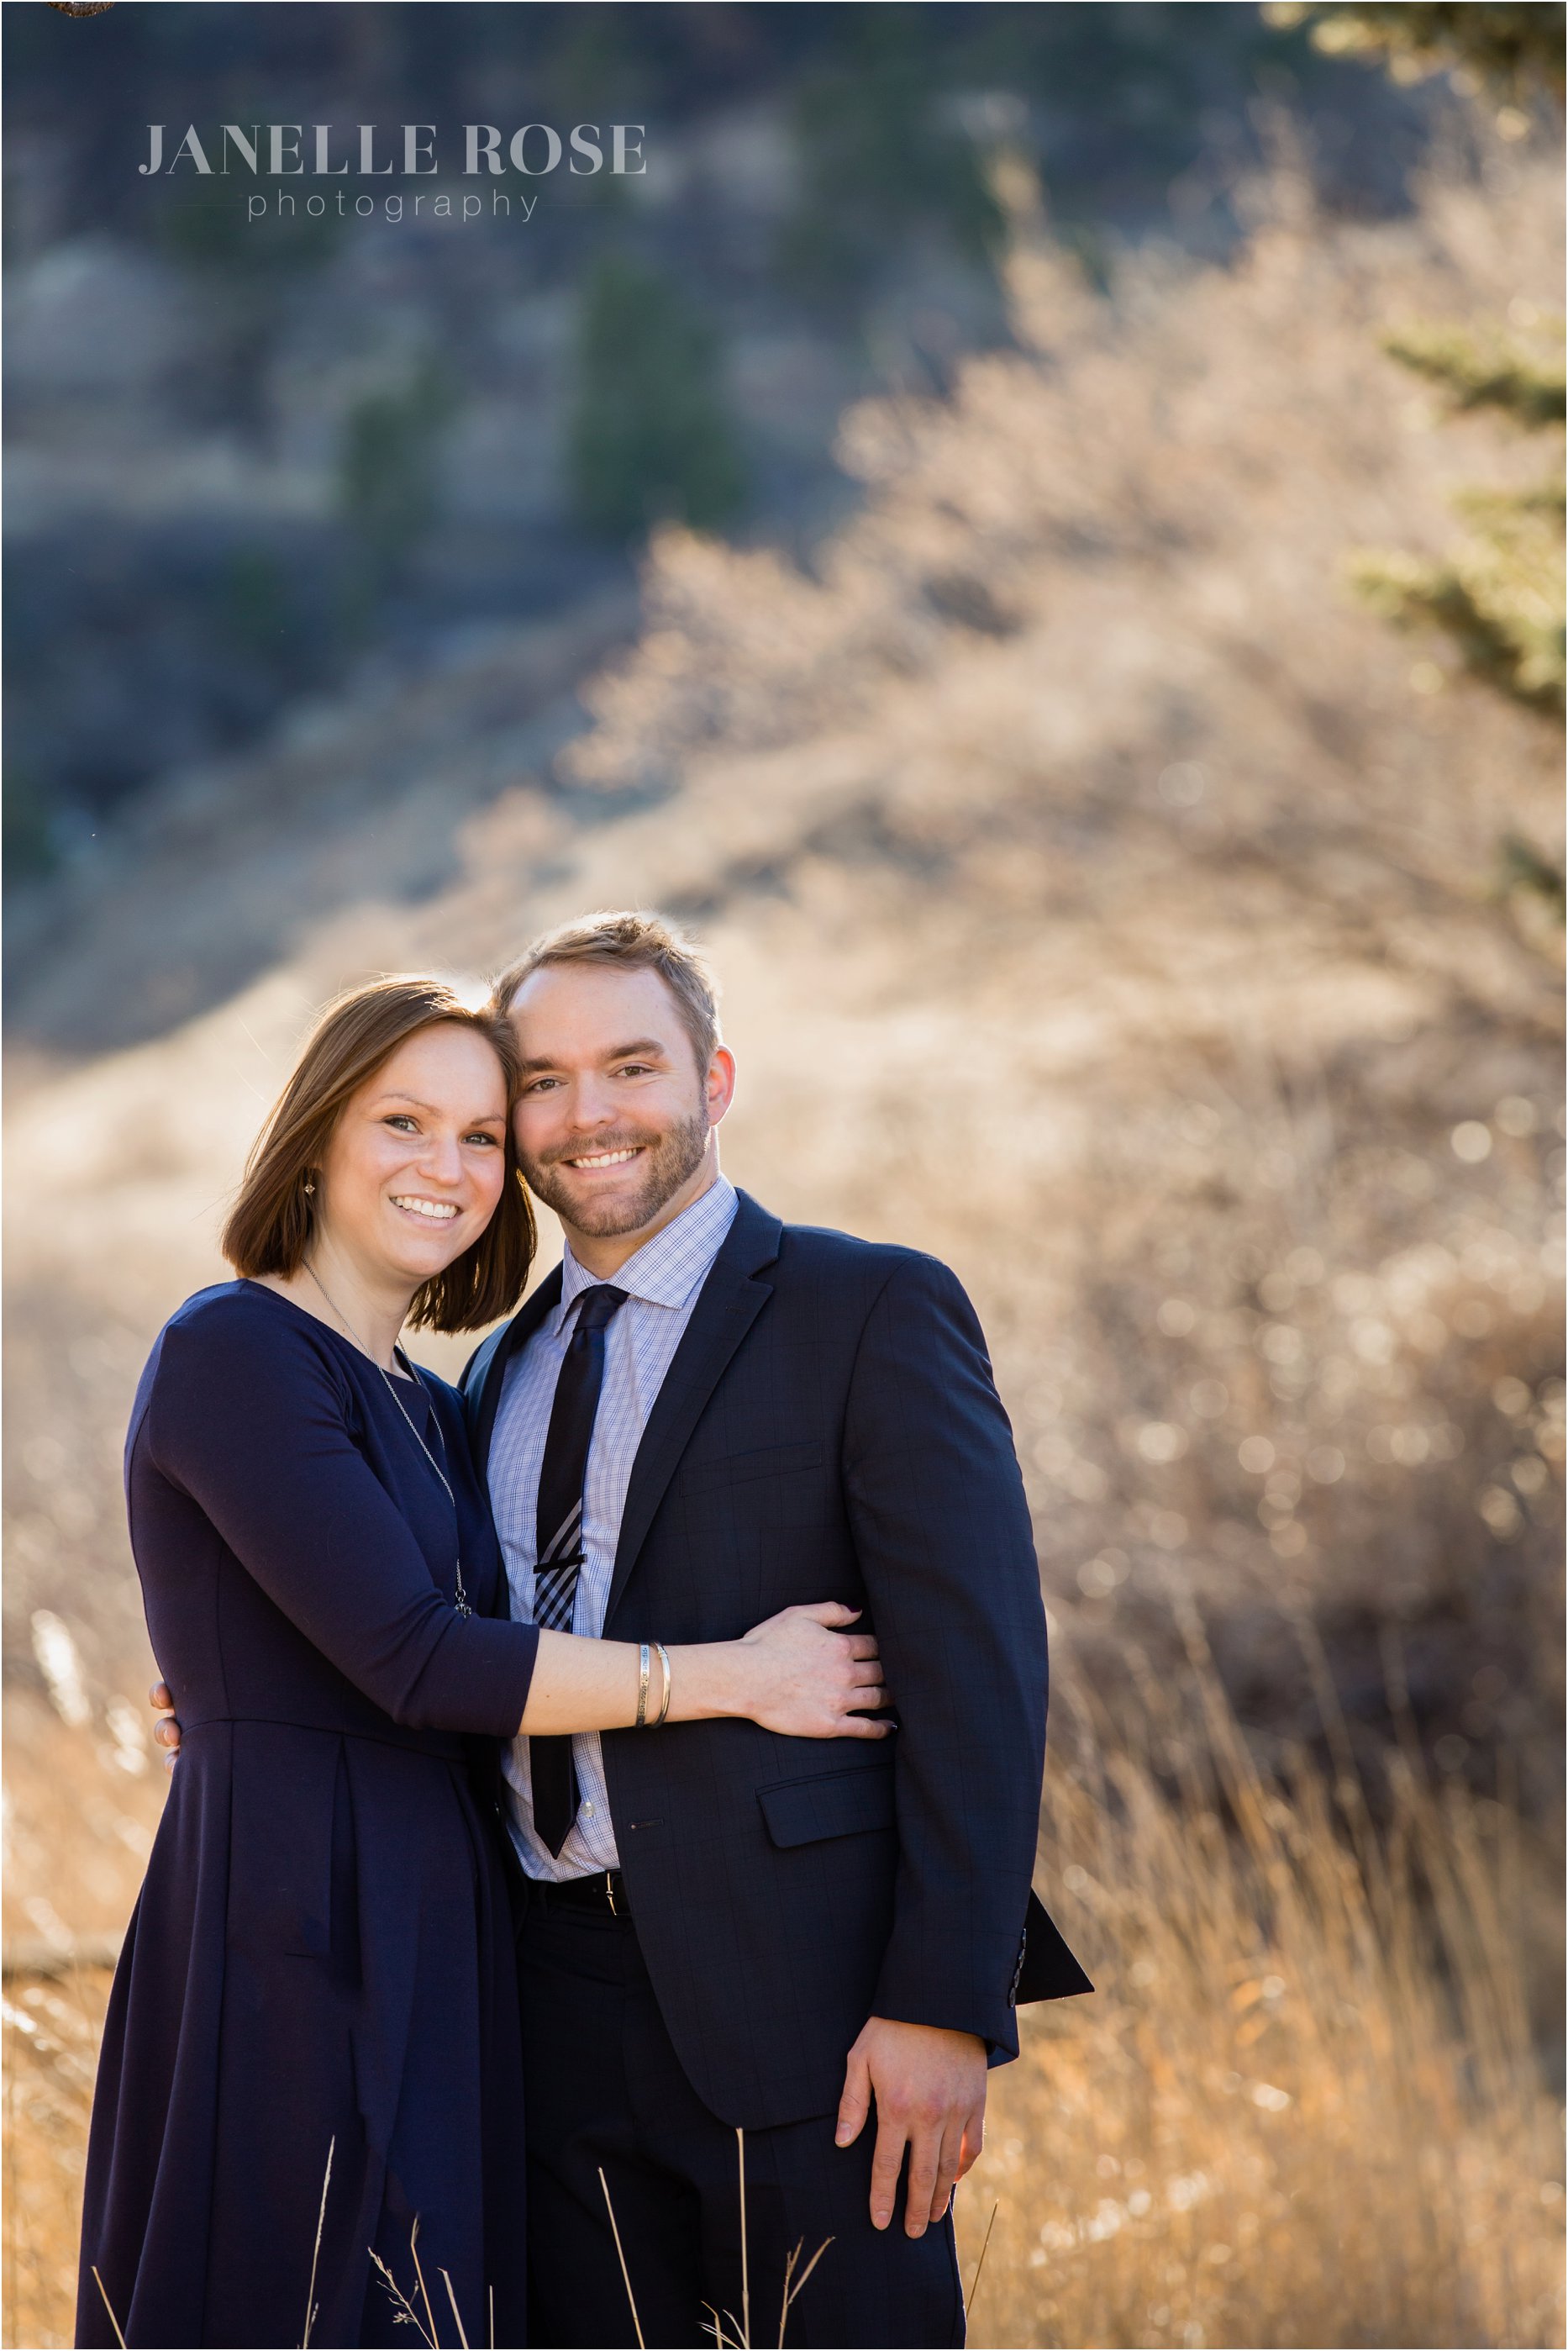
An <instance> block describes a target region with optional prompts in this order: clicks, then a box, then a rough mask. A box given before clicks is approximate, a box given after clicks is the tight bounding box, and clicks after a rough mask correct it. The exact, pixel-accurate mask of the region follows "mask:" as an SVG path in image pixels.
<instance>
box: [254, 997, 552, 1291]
mask: <svg viewBox="0 0 1568 2351" xmlns="http://www.w3.org/2000/svg"><path fill="white" fill-rule="evenodd" d="M440 1021H450V1022H451V1023H452V1025H453V1026H454V1027H456V1028H460V1029H473V1030H474V1032H475V1033H476V1034H477V1035H478V1036H481V1037H483V1040H484V1041H485V1043H486V1044H487V1045H489V1046H490V1047H491V1048H492V1050H493V1052H494V1054H495V1058H496V1060H497V1061H499V1062H500V1064H501V1067H502V1069H503V1071H504V1073H505V1078H506V1103H507V1109H508V1111H510V1109H511V1105H512V1099H513V1096H514V1094H515V1092H516V1091H517V1080H518V1067H517V1047H516V1044H515V1042H514V1039H513V1035H512V1030H511V1028H510V1026H509V1024H508V1023H507V1022H506V1021H505V1020H504V1019H501V1018H500V1017H499V1016H498V1015H497V1014H496V1013H494V1012H493V1011H483V1012H475V1011H473V1010H472V1008H470V1007H469V1006H468V1005H466V1004H464V1003H463V1001H462V998H461V997H459V996H457V995H456V994H455V993H454V992H453V990H452V988H450V987H448V986H447V985H446V983H445V982H444V981H443V980H439V979H421V978H417V977H392V978H386V979H373V980H371V981H369V983H368V984H367V985H366V986H365V987H355V988H350V989H349V990H348V993H347V994H346V995H344V996H340V997H338V998H337V1001H336V1003H333V1004H329V1005H328V1006H327V1009H326V1011H325V1012H324V1013H323V1014H322V1016H321V1018H320V1019H319V1020H318V1021H317V1024H316V1028H315V1029H314V1030H313V1031H312V1034H311V1036H310V1039H309V1040H308V1042H307V1043H306V1048H305V1050H304V1052H303V1053H302V1054H301V1055H300V1057H299V1063H298V1066H297V1068H296V1071H295V1072H294V1075H293V1077H291V1078H290V1080H289V1081H288V1083H287V1085H286V1086H285V1088H284V1090H283V1092H282V1093H281V1094H280V1095H279V1097H278V1099H277V1102H276V1103H275V1106H274V1108H273V1111H272V1114H271V1116H270V1117H269V1118H268V1120H267V1123H266V1124H265V1126H264V1127H263V1129H262V1131H261V1134H260V1135H259V1136H258V1138H257V1141H256V1144H255V1148H254V1151H253V1152H252V1153H251V1155H250V1158H249V1159H248V1160H247V1162H246V1163H245V1172H244V1180H243V1182H242V1183H241V1185H240V1189H239V1196H238V1197H237V1199H236V1200H235V1202H234V1207H233V1210H232V1211H231V1213H230V1216H229V1220H228V1222H227V1224H226V1225H225V1226H224V1227H223V1255H224V1256H225V1257H226V1258H227V1259H228V1260H229V1263H230V1264H231V1265H232V1266H233V1267H234V1270H235V1272H236V1273H240V1274H244V1275H245V1276H247V1277H248V1278H249V1279H250V1280H254V1279H255V1278H256V1276H257V1275H258V1274H263V1273H279V1274H284V1275H288V1274H291V1273H296V1272H297V1271H298V1270H299V1267H300V1264H301V1262H302V1260H303V1259H304V1257H305V1252H306V1249H307V1248H308V1247H309V1244H310V1239H311V1236H312V1234H313V1233H314V1231H315V1229H316V1207H317V1202H316V1199H315V1197H314V1196H312V1194H311V1193H309V1192H307V1191H306V1185H307V1184H308V1183H310V1182H311V1181H312V1179H313V1176H314V1175H315V1173H316V1171H317V1169H318V1168H319V1167H320V1166H321V1165H322V1163H323V1161H324V1160H325V1158H326V1156H327V1144H329V1142H330V1141H331V1139H332V1131H333V1129H334V1127H335V1126H336V1125H337V1121H338V1119H339V1118H340V1117H341V1116H342V1114H343V1109H344V1105H345V1104H346V1103H347V1102H348V1099H349V1097H350V1095H352V1094H355V1093H358V1090H359V1088H360V1087H361V1086H362V1085H363V1084H364V1083H365V1081H366V1080H367V1079H368V1078H372V1077H374V1076H375V1074H376V1071H378V1070H379V1069H380V1067H381V1066H382V1064H383V1063H384V1062H385V1061H389V1060H390V1058H391V1056H392V1055H393V1054H394V1053H395V1052H396V1051H397V1050H398V1047H399V1046H400V1045H401V1044H403V1043H404V1042H405V1041H406V1040H408V1039H409V1038H410V1037H416V1036H418V1034H419V1032H420V1030H421V1029H431V1028H433V1027H434V1026H435V1025H436V1024H437V1023H438V1022H440ZM534 1246H535V1229H534V1211H533V1207H532V1206H531V1205H530V1202H529V1199H528V1195H527V1193H526V1192H525V1191H524V1188H523V1178H522V1176H521V1175H520V1174H519V1172H518V1167H517V1157H516V1146H515V1144H514V1142H513V1139H512V1124H511V1120H510V1118H508V1120H507V1129H506V1181H505V1183H504V1186H502V1191H501V1199H500V1202H499V1205H498V1206H497V1207H496V1210H495V1214H494V1215H493V1217H491V1219H490V1222H489V1224H488V1225H487V1226H486V1227H485V1228H484V1230H483V1233H481V1235H480V1237H479V1238H478V1239H477V1240H476V1241H475V1242H474V1243H473V1245H472V1248H471V1249H465V1250H464V1251H463V1253H462V1256H461V1257H460V1258H454V1259H453V1260H452V1264H451V1265H449V1266H448V1267H447V1269H446V1270H445V1272H444V1273H439V1274H437V1275H436V1277H435V1279H434V1280H433V1281H427V1282H425V1283H424V1284H423V1286H422V1287H421V1289H419V1290H416V1291H415V1292H414V1297H413V1302H412V1304H411V1305H410V1308H409V1320H410V1322H412V1323H413V1324H414V1325H415V1326H416V1327H418V1326H419V1325H421V1324H426V1325H428V1326H429V1327H430V1328H431V1330H435V1331H480V1330H483V1328H484V1326H485V1325H486V1324H487V1323H490V1322H499V1321H500V1319H501V1317H502V1316H503V1315H504V1314H510V1313H511V1311H512V1310H513V1308H514V1306H515V1305H516V1303H517V1301H518V1300H519V1298H521V1296H522V1295H523V1290H524V1283H525V1282H526V1281H527V1279H528V1269H529V1267H530V1266H531V1265H532V1263H533V1261H534Z"/></svg>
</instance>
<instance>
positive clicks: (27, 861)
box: [0, 770, 57, 884]
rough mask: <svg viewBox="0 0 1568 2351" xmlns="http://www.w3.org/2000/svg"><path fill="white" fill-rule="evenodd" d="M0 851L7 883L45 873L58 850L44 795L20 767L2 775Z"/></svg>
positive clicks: (53, 861) (28, 879) (21, 880)
mask: <svg viewBox="0 0 1568 2351" xmlns="http://www.w3.org/2000/svg"><path fill="white" fill-rule="evenodd" d="M0 851H3V854H4V862H5V880H6V883H7V884H10V883H15V882H26V881H30V880H32V879H33V878H34V877H35V876H36V875H37V874H40V873H47V872H49V870H50V868H51V867H52V866H53V864H54V863H55V860H56V855H57V851H56V846H55V839H54V828H53V826H52V825H51V823H50V821H49V804H48V799H47V795H46V794H44V793H43V792H41V791H40V790H39V789H38V787H37V785H36V783H35V782H34V780H33V778H32V777H31V776H30V775H28V774H26V772H25V771H22V770H14V771H12V772H11V773H9V774H7V776H6V778H5V795H4V833H3V838H0Z"/></svg>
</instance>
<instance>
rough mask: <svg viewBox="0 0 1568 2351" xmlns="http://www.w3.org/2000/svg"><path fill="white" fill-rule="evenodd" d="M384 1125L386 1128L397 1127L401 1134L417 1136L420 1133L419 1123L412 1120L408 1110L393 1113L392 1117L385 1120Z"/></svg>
mask: <svg viewBox="0 0 1568 2351" xmlns="http://www.w3.org/2000/svg"><path fill="white" fill-rule="evenodd" d="M382 1123H383V1125H386V1126H395V1127H396V1128H397V1129H398V1132H399V1133H400V1134H417V1133H418V1132H419V1121H418V1120H417V1119H412V1118H410V1116H409V1113H408V1112H407V1111H406V1110H395V1111H393V1113H391V1115H390V1117H389V1118H387V1119H385V1120H383V1122H382Z"/></svg>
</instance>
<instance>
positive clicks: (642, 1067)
mask: <svg viewBox="0 0 1568 2351" xmlns="http://www.w3.org/2000/svg"><path fill="white" fill-rule="evenodd" d="M652 1071H653V1064H652V1062H651V1061H626V1062H623V1063H622V1065H621V1072H620V1073H621V1076H622V1077H623V1078H646V1077H649V1076H651V1075H652Z"/></svg>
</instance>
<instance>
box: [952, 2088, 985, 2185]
mask: <svg viewBox="0 0 1568 2351" xmlns="http://www.w3.org/2000/svg"><path fill="white" fill-rule="evenodd" d="M984 2145H985V2107H984V2105H983V2104H982V2105H978V2106H976V2108H975V2110H974V2112H973V2114H972V2115H971V2116H970V2118H969V2120H968V2122H966V2123H965V2125H964V2126H963V2146H962V2147H961V2149H960V2151H959V2168H958V2176H959V2178H960V2179H963V2178H964V2176H965V2174H966V2173H967V2172H971V2171H972V2170H973V2169H974V2167H975V2163H976V2161H977V2159H978V2158H979V2155H980V2151H981V2147H983V2146H984Z"/></svg>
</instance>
